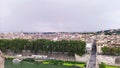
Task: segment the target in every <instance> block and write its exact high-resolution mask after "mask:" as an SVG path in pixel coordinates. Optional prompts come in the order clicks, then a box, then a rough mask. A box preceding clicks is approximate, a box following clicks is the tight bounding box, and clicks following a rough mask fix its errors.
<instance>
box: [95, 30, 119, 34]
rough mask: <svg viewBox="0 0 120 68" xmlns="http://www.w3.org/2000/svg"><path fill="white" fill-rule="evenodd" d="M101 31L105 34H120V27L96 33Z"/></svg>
mask: <svg viewBox="0 0 120 68" xmlns="http://www.w3.org/2000/svg"><path fill="white" fill-rule="evenodd" d="M101 33H104V34H105V35H111V34H120V29H110V30H103V31H98V32H97V34H101Z"/></svg>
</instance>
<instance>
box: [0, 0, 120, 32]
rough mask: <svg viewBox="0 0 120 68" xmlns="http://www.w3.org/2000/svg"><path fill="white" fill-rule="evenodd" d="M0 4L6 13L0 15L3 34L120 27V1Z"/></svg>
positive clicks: (10, 1)
mask: <svg viewBox="0 0 120 68" xmlns="http://www.w3.org/2000/svg"><path fill="white" fill-rule="evenodd" d="M0 1H1V2H3V3H2V6H0V9H2V10H3V9H4V10H3V11H2V12H0V14H2V15H0V20H2V22H1V21H0V28H1V30H0V31H20V30H23V31H31V32H32V31H40V32H41V31H42V32H43V31H67V32H70V31H72V32H76V31H79V32H81V31H97V30H103V29H110V28H118V25H120V23H119V21H120V20H119V16H120V15H119V13H120V12H119V10H120V7H119V6H120V5H119V2H120V1H119V0H115V1H113V0H0ZM6 10H7V12H5V11H6ZM116 11H118V12H117V14H115V13H116ZM113 16H114V18H113ZM116 20H117V21H116ZM113 24H114V27H113ZM16 28H17V29H16Z"/></svg>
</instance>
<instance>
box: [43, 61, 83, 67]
mask: <svg viewBox="0 0 120 68" xmlns="http://www.w3.org/2000/svg"><path fill="white" fill-rule="evenodd" d="M56 63H57V64H58V65H62V66H67V67H72V66H77V67H84V66H85V63H83V62H73V61H59V60H48V61H43V62H42V64H48V65H49V64H54V65H56Z"/></svg>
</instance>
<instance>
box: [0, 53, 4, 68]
mask: <svg viewBox="0 0 120 68" xmlns="http://www.w3.org/2000/svg"><path fill="white" fill-rule="evenodd" d="M0 68H4V57H3V54H2V52H1V51H0Z"/></svg>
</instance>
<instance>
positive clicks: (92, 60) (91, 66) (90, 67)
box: [87, 41, 96, 68]
mask: <svg viewBox="0 0 120 68" xmlns="http://www.w3.org/2000/svg"><path fill="white" fill-rule="evenodd" d="M87 68H96V44H95V41H94V42H93V44H92V51H91V56H90V60H89V63H88V65H87Z"/></svg>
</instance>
